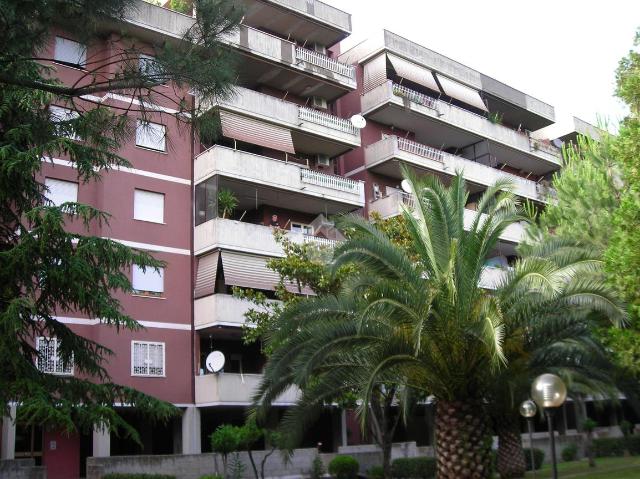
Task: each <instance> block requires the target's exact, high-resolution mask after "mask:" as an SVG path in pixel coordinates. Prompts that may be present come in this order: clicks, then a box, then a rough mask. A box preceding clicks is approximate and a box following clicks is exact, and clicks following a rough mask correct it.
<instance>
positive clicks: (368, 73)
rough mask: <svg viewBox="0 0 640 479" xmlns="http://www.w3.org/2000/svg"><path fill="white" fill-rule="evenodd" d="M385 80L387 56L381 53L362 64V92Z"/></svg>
mask: <svg viewBox="0 0 640 479" xmlns="http://www.w3.org/2000/svg"><path fill="white" fill-rule="evenodd" d="M386 81H387V56H386V55H385V54H384V53H381V54H380V55H378V56H377V57H375V58H374V59H373V60H369V61H368V62H367V63H365V64H364V82H363V85H362V90H363V92H364V93H366V92H368V91H371V90H373V89H374V88H375V87H377V86H378V85H382V84H383V83H384V82H386Z"/></svg>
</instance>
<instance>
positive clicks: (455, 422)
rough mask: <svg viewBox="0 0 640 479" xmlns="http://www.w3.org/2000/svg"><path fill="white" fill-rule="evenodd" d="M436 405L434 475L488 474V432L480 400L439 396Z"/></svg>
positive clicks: (446, 478) (465, 477)
mask: <svg viewBox="0 0 640 479" xmlns="http://www.w3.org/2000/svg"><path fill="white" fill-rule="evenodd" d="M436 408H437V409H436V458H437V464H438V474H437V477H438V479H484V478H489V477H491V433H490V429H489V427H488V423H487V415H486V414H485V413H484V408H483V407H482V404H481V403H480V402H479V401H478V402H475V403H474V402H472V401H442V400H439V401H438V403H437V405H436Z"/></svg>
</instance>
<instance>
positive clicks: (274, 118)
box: [208, 87, 360, 157]
mask: <svg viewBox="0 0 640 479" xmlns="http://www.w3.org/2000/svg"><path fill="white" fill-rule="evenodd" d="M208 107H210V108H217V109H221V110H225V111H229V112H233V113H238V114H241V115H243V116H247V117H250V118H253V119H256V120H260V121H264V122H266V123H270V124H275V125H279V126H282V127H285V128H287V129H289V130H290V131H291V136H292V140H293V146H294V148H295V151H296V152H308V153H322V154H326V155H329V156H331V157H334V156H338V155H340V154H342V153H345V152H346V151H349V150H351V149H352V148H357V147H359V146H360V131H359V130H358V129H356V128H355V127H354V126H353V125H352V124H351V122H350V121H349V120H347V119H345V118H340V117H337V116H335V115H331V114H329V113H325V112H323V111H319V110H314V109H312V108H307V107H304V106H300V105H297V104H295V103H291V102H288V101H284V100H280V99H279V98H276V97H273V96H271V95H266V94H264V93H259V92H257V91H253V90H249V89H247V88H242V87H237V88H236V90H235V94H234V95H233V96H232V97H231V98H229V99H227V100H220V101H218V102H216V103H215V104H212V105H208Z"/></svg>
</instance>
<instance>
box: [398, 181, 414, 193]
mask: <svg viewBox="0 0 640 479" xmlns="http://www.w3.org/2000/svg"><path fill="white" fill-rule="evenodd" d="M400 188H402V191H404V192H405V193H413V190H412V189H411V185H410V184H409V182H408V181H407V180H402V182H401V183H400Z"/></svg>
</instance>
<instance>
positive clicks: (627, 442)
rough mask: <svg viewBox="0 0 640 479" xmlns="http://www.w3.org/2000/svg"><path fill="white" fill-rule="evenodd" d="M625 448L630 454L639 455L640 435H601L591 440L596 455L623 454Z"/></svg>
mask: <svg viewBox="0 0 640 479" xmlns="http://www.w3.org/2000/svg"><path fill="white" fill-rule="evenodd" d="M625 450H627V451H629V453H630V454H631V455H634V456H637V455H640V436H628V437H602V438H599V439H594V440H593V453H594V455H595V456H596V457H609V456H624V451H625Z"/></svg>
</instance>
